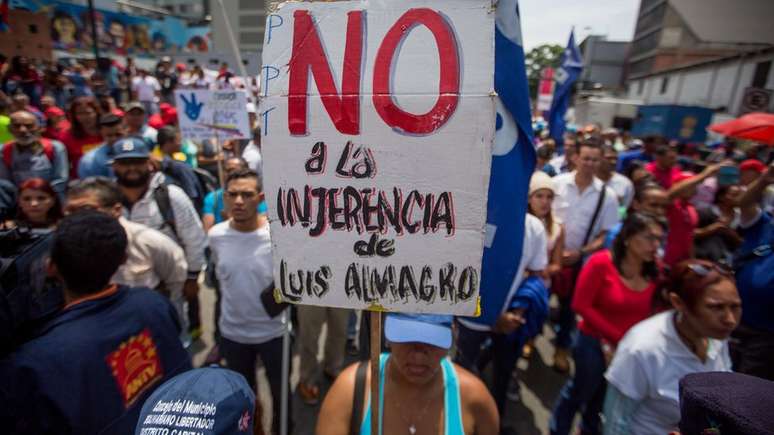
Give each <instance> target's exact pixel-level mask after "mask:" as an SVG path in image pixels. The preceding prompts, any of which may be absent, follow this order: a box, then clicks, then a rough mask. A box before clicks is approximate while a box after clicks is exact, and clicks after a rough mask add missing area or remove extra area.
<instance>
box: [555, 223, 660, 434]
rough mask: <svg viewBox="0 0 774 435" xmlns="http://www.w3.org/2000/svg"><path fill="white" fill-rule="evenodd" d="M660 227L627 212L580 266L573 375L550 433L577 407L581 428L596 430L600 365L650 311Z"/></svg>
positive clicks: (567, 424)
mask: <svg viewBox="0 0 774 435" xmlns="http://www.w3.org/2000/svg"><path fill="white" fill-rule="evenodd" d="M665 231H666V224H665V223H664V221H663V220H662V219H660V218H658V217H656V216H653V215H649V214H644V213H632V214H631V215H629V217H628V218H627V219H626V221H625V222H624V224H623V227H622V228H621V232H620V233H619V234H618V236H617V237H616V238H615V241H614V242H613V246H612V248H611V250H610V251H607V250H603V251H599V252H597V253H596V254H594V255H592V256H591V257H590V258H589V260H588V262H587V263H586V264H585V265H584V266H583V270H581V273H580V276H579V277H578V282H577V284H576V286H575V294H574V296H573V300H572V309H573V311H575V312H576V313H577V314H578V315H580V316H581V317H582V320H581V321H580V323H579V324H578V330H579V332H578V337H577V338H576V341H575V344H574V346H573V359H574V360H575V374H574V375H573V378H572V379H570V380H568V381H567V383H566V384H565V386H564V387H563V388H562V391H561V393H560V396H559V399H558V400H557V402H556V404H555V405H554V410H553V413H552V416H551V433H552V434H562V435H564V434H568V433H570V431H571V426H572V422H573V420H574V418H575V413H576V412H578V410H579V409H581V408H583V409H584V411H583V419H582V426H581V428H582V430H581V432H582V433H590V434H595V433H601V426H600V421H599V413H600V412H601V411H602V404H603V400H604V397H605V379H604V373H605V368H606V367H607V364H608V363H609V362H610V359H611V358H612V355H613V353H614V352H615V346H616V345H617V344H618V341H620V340H621V338H623V336H624V334H625V333H626V331H627V330H628V329H629V328H631V327H632V326H634V324H636V323H637V322H639V321H641V320H643V319H645V318H646V317H648V316H649V315H650V314H651V313H652V311H653V300H654V294H655V293H656V287H657V286H658V281H659V276H660V272H659V268H658V265H657V264H656V255H657V252H658V249H659V248H660V247H661V240H662V239H663V237H664V233H665Z"/></svg>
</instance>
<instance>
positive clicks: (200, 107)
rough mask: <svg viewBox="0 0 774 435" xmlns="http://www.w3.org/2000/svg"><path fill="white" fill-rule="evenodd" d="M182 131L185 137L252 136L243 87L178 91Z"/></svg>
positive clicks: (176, 99) (177, 100)
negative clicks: (221, 89) (229, 89)
mask: <svg viewBox="0 0 774 435" xmlns="http://www.w3.org/2000/svg"><path fill="white" fill-rule="evenodd" d="M175 104H176V106H177V117H178V120H179V123H180V134H181V135H182V136H183V137H184V138H186V139H192V140H205V139H212V138H220V139H224V140H225V139H247V138H250V137H252V134H251V133H250V122H249V120H248V118H247V109H246V107H247V94H245V92H244V91H209V90H193V89H183V90H177V91H175Z"/></svg>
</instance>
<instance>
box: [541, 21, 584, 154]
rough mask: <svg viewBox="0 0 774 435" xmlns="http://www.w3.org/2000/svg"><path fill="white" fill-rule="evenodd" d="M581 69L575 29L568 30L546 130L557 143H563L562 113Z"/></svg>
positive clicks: (581, 59)
mask: <svg viewBox="0 0 774 435" xmlns="http://www.w3.org/2000/svg"><path fill="white" fill-rule="evenodd" d="M581 71H583V57H582V56H581V53H580V50H578V46H577V45H575V31H572V32H570V40H569V41H568V42H567V48H565V49H564V53H563V54H562V62H561V66H560V67H559V68H558V69H557V70H556V72H555V73H554V80H555V81H556V86H555V87H554V99H553V101H551V110H549V111H548V131H549V133H550V134H551V137H552V138H553V139H554V140H555V141H556V143H557V144H563V143H564V140H563V139H564V138H563V136H564V131H565V129H566V127H567V125H566V123H565V121H564V115H565V114H566V113H567V108H568V107H570V95H571V93H572V86H573V85H574V84H575V81H576V80H578V77H580V75H581Z"/></svg>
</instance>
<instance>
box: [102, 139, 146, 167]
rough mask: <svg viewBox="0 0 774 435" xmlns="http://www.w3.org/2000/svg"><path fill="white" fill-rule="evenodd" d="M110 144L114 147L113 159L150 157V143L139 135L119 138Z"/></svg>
mask: <svg viewBox="0 0 774 435" xmlns="http://www.w3.org/2000/svg"><path fill="white" fill-rule="evenodd" d="M110 146H111V147H112V148H113V161H116V160H122V159H147V158H149V157H150V149H149V148H148V143H147V142H145V140H144V139H141V138H139V137H127V138H125V139H118V140H117V141H115V142H113V144H112V145H110Z"/></svg>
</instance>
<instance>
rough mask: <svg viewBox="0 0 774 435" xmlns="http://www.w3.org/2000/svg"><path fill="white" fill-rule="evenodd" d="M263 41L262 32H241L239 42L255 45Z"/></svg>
mask: <svg viewBox="0 0 774 435" xmlns="http://www.w3.org/2000/svg"><path fill="white" fill-rule="evenodd" d="M260 43H261V32H241V33H240V34H239V44H240V45H242V44H245V45H255V46H256V47H257V46H258V45H257V44H260Z"/></svg>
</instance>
